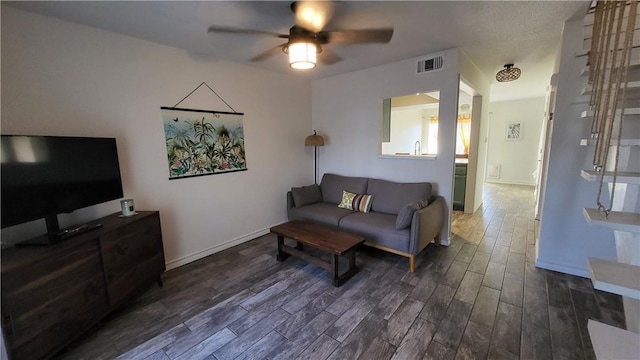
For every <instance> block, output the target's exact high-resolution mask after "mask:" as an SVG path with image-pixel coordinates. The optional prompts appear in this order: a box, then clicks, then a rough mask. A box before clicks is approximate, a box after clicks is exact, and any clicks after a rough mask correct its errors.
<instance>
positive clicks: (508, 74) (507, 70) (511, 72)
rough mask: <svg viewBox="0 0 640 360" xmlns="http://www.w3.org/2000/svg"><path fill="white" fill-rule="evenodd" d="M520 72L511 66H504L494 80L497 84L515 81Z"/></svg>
mask: <svg viewBox="0 0 640 360" xmlns="http://www.w3.org/2000/svg"><path fill="white" fill-rule="evenodd" d="M520 74H521V71H520V69H518V68H517V67H513V64H506V65H505V66H504V69H502V70H500V71H498V73H497V74H496V80H498V82H507V81H513V80H517V79H518V78H519V77H520Z"/></svg>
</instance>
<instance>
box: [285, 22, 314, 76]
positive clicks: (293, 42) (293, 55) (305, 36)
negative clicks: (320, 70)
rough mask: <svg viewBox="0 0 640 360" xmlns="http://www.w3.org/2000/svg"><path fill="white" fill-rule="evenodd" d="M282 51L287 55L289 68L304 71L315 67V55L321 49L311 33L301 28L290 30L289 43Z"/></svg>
mask: <svg viewBox="0 0 640 360" xmlns="http://www.w3.org/2000/svg"><path fill="white" fill-rule="evenodd" d="M282 51H284V52H285V54H288V55H289V66H291V68H293V69H298V70H306V69H312V68H314V67H316V61H317V55H318V53H320V52H321V51H322V48H321V47H320V45H318V43H317V42H316V39H315V37H314V34H313V33H312V32H310V31H308V30H305V29H302V28H295V29H294V28H291V30H290V36H289V42H288V43H287V45H286V46H284V47H283V48H282Z"/></svg>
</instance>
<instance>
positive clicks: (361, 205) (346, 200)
mask: <svg viewBox="0 0 640 360" xmlns="http://www.w3.org/2000/svg"><path fill="white" fill-rule="evenodd" d="M371 203H373V195H367V194H354V193H352V192H348V191H346V190H343V191H342V201H341V202H340V204H338V207H340V208H343V209H349V210H355V211H359V212H364V213H368V212H369V211H370V210H371Z"/></svg>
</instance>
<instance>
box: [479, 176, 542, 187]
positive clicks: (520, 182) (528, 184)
mask: <svg viewBox="0 0 640 360" xmlns="http://www.w3.org/2000/svg"><path fill="white" fill-rule="evenodd" d="M484 182H488V183H492V184H506V185H524V186H531V187H535V186H536V184H532V183H529V182H524V181H513V180H500V179H489V178H487V179H485V180H484Z"/></svg>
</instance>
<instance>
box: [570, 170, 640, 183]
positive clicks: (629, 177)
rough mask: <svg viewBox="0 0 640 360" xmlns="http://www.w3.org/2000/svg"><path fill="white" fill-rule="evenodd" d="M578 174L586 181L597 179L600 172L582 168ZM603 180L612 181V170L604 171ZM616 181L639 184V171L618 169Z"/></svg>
mask: <svg viewBox="0 0 640 360" xmlns="http://www.w3.org/2000/svg"><path fill="white" fill-rule="evenodd" d="M580 175H581V176H582V178H583V179H585V180H587V181H599V180H600V176H601V175H602V173H601V172H599V171H595V170H582V171H581V172H580ZM604 182H608V183H609V182H613V171H605V172H604ZM616 183H618V184H634V185H640V173H637V172H628V171H618V175H617V176H616Z"/></svg>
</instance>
